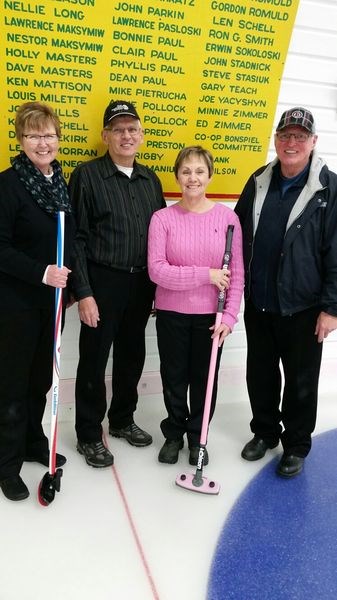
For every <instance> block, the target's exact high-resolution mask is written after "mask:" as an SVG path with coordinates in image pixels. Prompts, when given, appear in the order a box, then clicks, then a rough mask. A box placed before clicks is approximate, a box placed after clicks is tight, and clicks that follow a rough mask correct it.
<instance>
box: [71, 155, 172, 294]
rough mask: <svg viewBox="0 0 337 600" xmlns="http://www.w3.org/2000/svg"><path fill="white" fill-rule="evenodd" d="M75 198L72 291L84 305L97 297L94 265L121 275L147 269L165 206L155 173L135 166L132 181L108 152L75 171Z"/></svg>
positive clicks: (72, 192) (73, 198)
mask: <svg viewBox="0 0 337 600" xmlns="http://www.w3.org/2000/svg"><path fill="white" fill-rule="evenodd" d="M69 193H70V197H71V200H72V203H73V207H74V213H75V219H76V224H77V233H76V239H75V245H74V248H75V249H74V257H73V276H72V287H73V290H74V293H75V297H76V299H77V300H80V299H81V298H86V297H87V296H94V293H93V290H92V289H91V286H90V281H89V278H88V270H87V261H88V260H89V261H92V262H95V263H97V264H101V265H105V266H107V267H110V268H112V269H119V270H130V271H132V269H134V268H139V267H146V262H147V234H148V226H149V223H150V219H151V217H152V215H153V213H154V212H155V211H156V210H158V209H160V208H163V207H165V200H164V197H163V191H162V187H161V183H160V181H159V179H158V177H157V175H156V174H155V173H154V172H153V171H151V169H149V168H148V167H145V166H143V165H140V164H138V163H137V162H135V163H134V165H133V172H132V175H131V177H128V176H127V175H125V174H124V173H123V172H121V171H119V170H118V168H117V167H116V165H115V164H114V163H113V161H112V160H111V158H110V155H109V153H108V152H107V153H106V154H105V155H104V156H102V157H100V158H96V159H94V160H91V161H88V162H85V163H82V164H81V165H79V166H78V167H77V168H76V169H75V171H74V172H73V173H72V175H71V178H70V182H69Z"/></svg>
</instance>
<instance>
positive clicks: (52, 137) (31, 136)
mask: <svg viewBox="0 0 337 600" xmlns="http://www.w3.org/2000/svg"><path fill="white" fill-rule="evenodd" d="M22 136H23V137H24V138H26V139H27V140H28V141H29V142H32V144H38V143H39V142H40V141H41V140H44V141H45V142H47V143H48V142H56V140H58V139H59V136H58V135H57V133H46V135H38V134H37V133H23V134H22Z"/></svg>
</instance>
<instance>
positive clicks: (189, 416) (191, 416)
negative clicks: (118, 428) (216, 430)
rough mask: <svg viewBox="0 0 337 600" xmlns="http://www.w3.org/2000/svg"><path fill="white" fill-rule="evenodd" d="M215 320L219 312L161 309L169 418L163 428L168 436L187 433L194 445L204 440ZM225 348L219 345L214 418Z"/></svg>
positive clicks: (162, 370) (160, 343)
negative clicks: (201, 313)
mask: <svg viewBox="0 0 337 600" xmlns="http://www.w3.org/2000/svg"><path fill="white" fill-rule="evenodd" d="M214 322H215V315H187V314H181V313H177V312H171V311H165V310H158V311H157V321H156V326H157V335H158V349H159V356H160V374H161V378H162V383H163V394H164V402H165V407H166V410H167V418H166V419H164V420H163V421H162V422H161V430H162V432H163V435H164V437H165V438H166V439H169V440H177V439H180V438H182V437H183V435H184V434H185V433H187V438H188V443H189V445H190V446H196V445H198V443H199V441H200V433H201V425H202V417H203V409H204V403H205V395H206V387H207V376H208V369H209V362H210V356H211V349H212V339H211V334H212V332H211V331H210V330H209V327H211V325H214ZM221 350H222V348H219V352H218V359H217V364H216V371H215V378H214V388H213V395H212V404H211V412H210V418H212V416H213V413H214V408H215V402H216V395H217V379H218V371H219V364H220V357H221ZM188 389H189V405H188V401H187V393H188Z"/></svg>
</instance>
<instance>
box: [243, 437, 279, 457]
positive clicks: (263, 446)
mask: <svg viewBox="0 0 337 600" xmlns="http://www.w3.org/2000/svg"><path fill="white" fill-rule="evenodd" d="M277 445H278V442H277V443H276V444H267V443H266V442H265V441H264V440H263V439H262V438H259V437H257V436H254V437H253V439H252V440H250V441H249V442H247V444H246V445H245V446H244V448H243V450H242V452H241V456H242V458H244V459H245V460H259V459H260V458H263V457H264V455H265V453H266V452H267V450H268V449H269V448H276V446H277Z"/></svg>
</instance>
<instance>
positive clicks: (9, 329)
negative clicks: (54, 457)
mask: <svg viewBox="0 0 337 600" xmlns="http://www.w3.org/2000/svg"><path fill="white" fill-rule="evenodd" d="M0 331H1V335H0V480H2V479H5V478H6V477H9V476H12V475H18V474H19V473H20V470H21V467H22V463H23V460H24V457H25V456H26V455H29V454H30V455H31V454H34V453H38V452H40V451H44V450H47V449H48V439H47V437H46V436H45V434H44V432H43V428H42V424H41V422H42V418H43V413H44V410H45V406H46V394H47V392H48V391H49V389H50V386H51V382H52V372H53V363H52V361H53V336H54V309H51V310H48V309H32V310H23V311H21V312H15V313H11V314H8V313H6V315H2V316H1V317H0Z"/></svg>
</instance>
